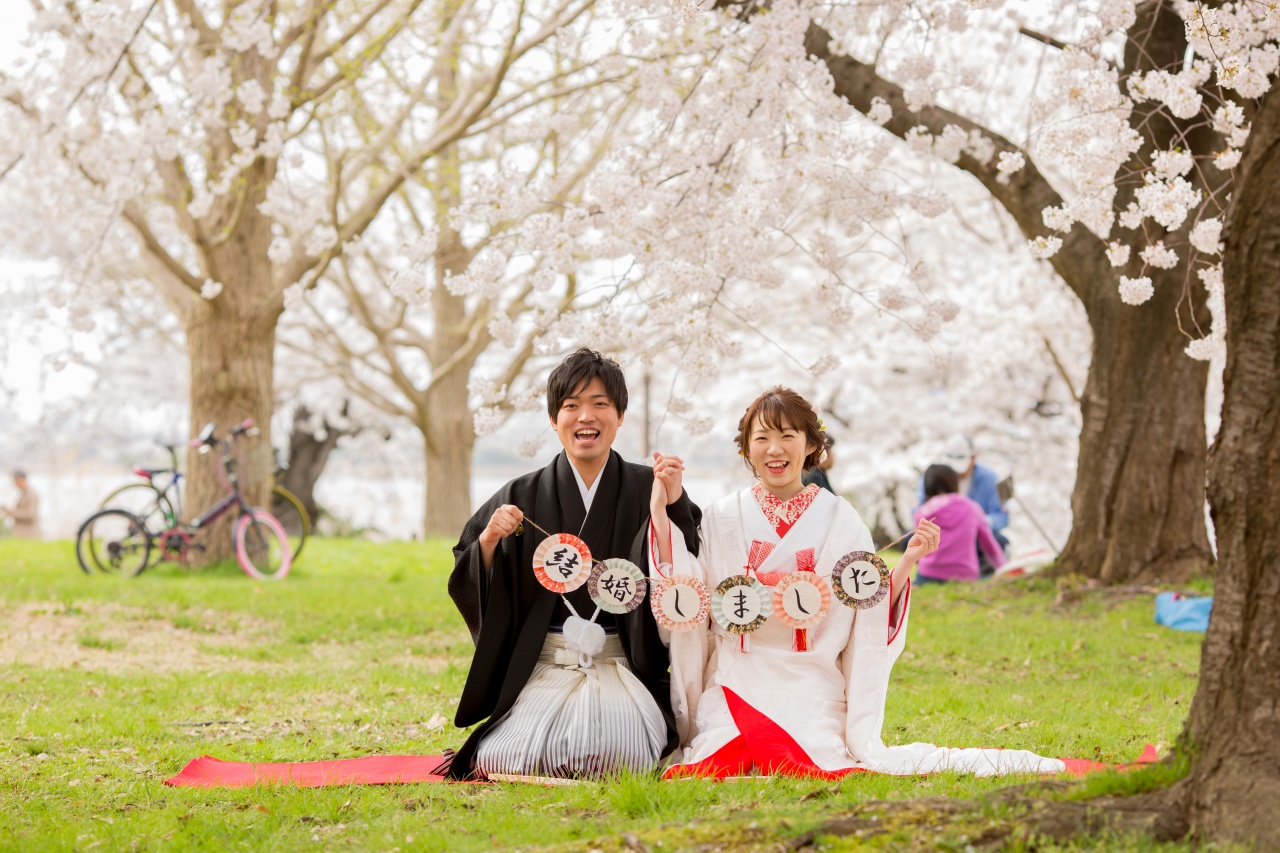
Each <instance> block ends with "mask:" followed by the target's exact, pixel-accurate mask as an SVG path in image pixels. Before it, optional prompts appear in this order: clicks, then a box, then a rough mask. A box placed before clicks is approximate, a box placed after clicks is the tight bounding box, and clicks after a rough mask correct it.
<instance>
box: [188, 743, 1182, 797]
mask: <svg viewBox="0 0 1280 853" xmlns="http://www.w3.org/2000/svg"><path fill="white" fill-rule="evenodd" d="M443 761H444V756H443V755H370V756H366V757H364V758H341V759H338V760H336V761H295V762H283V763H279V764H253V763H250V762H246V761H222V760H221V759H217V758H213V757H212V756H208V755H202V756H201V757H199V758H195V759H192V760H191V761H190V762H189V763H188V764H187V766H186V767H184V768H182V772H181V773H179V774H178V775H177V776H174V777H173V778H172V779H166V780H165V782H164V783H165V784H166V785H171V786H174V787H183V788H245V787H249V786H251V785H263V784H266V785H271V784H275V785H297V786H298V787H300V788H321V787H325V786H332V785H397V784H401V785H403V784H407V783H411V782H449V781H452V780H449V779H446V778H445V777H444V776H441V775H439V774H436V773H432V772H431V771H432V770H435V769H436V768H437V767H439V766H440V764H441V763H442V762H443ZM1062 761H1063V763H1065V764H1066V765H1067V771H1066V772H1067V773H1068V774H1070V775H1072V776H1084V775H1085V774H1086V773H1092V772H1094V771H1097V770H1114V769H1117V768H1120V769H1126V768H1132V767H1138V766H1140V765H1143V764H1151V763H1153V762H1156V761H1159V756H1158V755H1157V754H1156V748H1155V746H1153V745H1152V744H1147V746H1146V748H1145V749H1143V750H1142V754H1141V755H1139V756H1138V759H1137V760H1136V761H1134V762H1133V763H1132V764H1120V765H1116V764H1107V763H1105V762H1102V761H1091V760H1089V759H1087V758H1064V759H1062ZM530 781H534V780H530Z"/></svg>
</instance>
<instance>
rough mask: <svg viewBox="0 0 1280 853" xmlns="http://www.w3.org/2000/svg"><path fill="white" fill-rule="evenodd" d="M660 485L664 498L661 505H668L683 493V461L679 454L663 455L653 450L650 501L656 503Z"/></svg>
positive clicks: (678, 498)
mask: <svg viewBox="0 0 1280 853" xmlns="http://www.w3.org/2000/svg"><path fill="white" fill-rule="evenodd" d="M659 484H661V485H662V489H663V492H664V494H665V499H664V500H663V501H662V505H663V506H670V505H671V504H673V503H675V502H676V501H678V500H680V496H681V495H682V494H684V461H683V460H682V459H681V458H680V457H679V456H663V455H662V454H661V453H659V452H657V451H656V450H655V451H654V452H653V495H652V499H651V501H650V502H651V503H656V500H657V497H658V485H659Z"/></svg>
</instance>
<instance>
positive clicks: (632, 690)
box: [474, 634, 667, 778]
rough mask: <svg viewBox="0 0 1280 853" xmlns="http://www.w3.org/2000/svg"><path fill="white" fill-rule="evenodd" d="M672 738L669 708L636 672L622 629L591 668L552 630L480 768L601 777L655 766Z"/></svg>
mask: <svg viewBox="0 0 1280 853" xmlns="http://www.w3.org/2000/svg"><path fill="white" fill-rule="evenodd" d="M666 742H667V727H666V723H665V722H664V721H663V717H662V712H661V711H660V710H659V709H658V705H657V703H656V702H654V700H653V696H652V695H650V693H649V691H648V690H646V689H645V687H644V685H643V684H642V683H641V682H640V679H638V678H636V676H635V675H634V674H633V673H632V672H631V668H630V665H629V664H628V663H627V659H626V656H625V655H624V654H623V651H622V642H621V641H620V640H619V639H618V636H617V635H616V634H614V635H610V636H608V637H607V638H606V639H605V646H604V651H602V652H601V653H600V654H598V655H596V656H595V659H594V661H593V662H592V663H591V665H590V666H589V667H587V668H585V669H584V668H582V667H581V666H580V665H579V660H578V653H577V652H575V651H573V650H571V649H569V648H568V646H566V645H565V641H564V637H563V636H562V635H560V634H548V635H547V639H546V642H545V643H544V644H543V646H542V653H541V654H540V655H539V656H538V663H537V664H536V665H535V666H534V669H533V675H532V676H531V677H530V679H529V681H528V683H527V684H526V685H525V687H524V690H522V691H520V696H519V698H518V699H516V702H515V705H514V706H513V707H512V708H511V711H510V713H508V714H507V716H506V717H505V718H504V719H503V720H502V721H501V722H499V723H497V724H496V725H494V727H493V728H492V729H491V730H490V731H489V732H488V733H487V734H486V735H485V736H484V739H483V740H481V741H480V746H479V748H478V749H477V750H476V755H475V764H474V766H475V769H476V770H477V771H478V772H480V773H482V774H486V775H487V774H491V773H502V774H511V775H525V776H554V777H560V778H597V777H600V776H603V775H607V774H610V773H617V772H620V771H630V772H632V773H646V772H650V771H653V770H654V769H656V767H657V765H658V761H659V759H660V758H661V757H662V749H663V747H664V746H665V745H666Z"/></svg>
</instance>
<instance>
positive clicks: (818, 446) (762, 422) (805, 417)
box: [734, 385, 827, 474]
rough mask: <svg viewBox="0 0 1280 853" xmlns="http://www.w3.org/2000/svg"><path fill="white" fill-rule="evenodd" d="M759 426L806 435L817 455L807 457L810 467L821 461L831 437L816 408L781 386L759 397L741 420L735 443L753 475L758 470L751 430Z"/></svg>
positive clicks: (807, 441)
mask: <svg viewBox="0 0 1280 853" xmlns="http://www.w3.org/2000/svg"><path fill="white" fill-rule="evenodd" d="M757 425H758V426H763V427H765V428H766V429H776V430H781V429H782V428H783V426H784V425H785V426H787V427H789V428H791V429H793V430H795V431H797V432H803V433H804V437H805V444H806V445H812V446H813V452H812V453H810V454H809V455H808V456H806V457H805V458H804V467H806V468H812V467H813V466H814V465H817V464H818V458H819V457H820V456H822V452H823V451H824V450H826V449H827V437H826V434H825V433H824V432H823V431H822V424H821V422H820V421H819V420H818V413H817V412H815V411H814V410H813V406H811V405H809V401H808V400H806V399H805V398H804V397H801V396H800V395H799V394H797V393H796V392H795V391H792V390H791V389H790V388H784V387H782V386H781V385H777V386H775V387H773V388H770V389H769V390H768V391H765V392H764V393H763V394H761V395H760V396H759V397H756V398H755V400H754V401H752V403H751V405H750V406H747V410H746V411H745V412H743V414H742V420H740V421H738V435H737V437H736V438H734V441H735V442H736V443H737V445H738V455H740V456H741V457H742V459H743V461H744V462H746V463H747V467H748V468H750V469H751V473H753V474H754V473H755V468H752V467H751V454H750V452H749V451H748V448H749V447H750V445H751V431H752V430H753V429H755V427H756V426H757Z"/></svg>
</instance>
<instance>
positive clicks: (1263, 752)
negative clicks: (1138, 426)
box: [1181, 89, 1280, 850]
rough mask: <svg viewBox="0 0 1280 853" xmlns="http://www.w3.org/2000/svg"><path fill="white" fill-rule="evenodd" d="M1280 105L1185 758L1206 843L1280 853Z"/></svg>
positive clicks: (1238, 359)
mask: <svg viewBox="0 0 1280 853" xmlns="http://www.w3.org/2000/svg"><path fill="white" fill-rule="evenodd" d="M1277 187H1280V95H1277V93H1276V91H1275V90H1274V89H1273V90H1272V91H1271V93H1270V94H1269V95H1267V96H1266V99H1265V100H1264V102H1263V105H1262V107H1261V110H1260V111H1259V115H1258V117H1257V118H1256V119H1255V121H1254V123H1253V130H1252V132H1251V133H1250V135H1249V141H1248V144H1247V146H1246V149H1245V156H1244V159H1243V162H1242V164H1241V166H1240V168H1239V170H1238V171H1237V174H1236V182H1235V186H1234V189H1233V198H1232V201H1231V207H1230V209H1229V210H1228V212H1227V217H1226V222H1227V230H1226V251H1225V254H1224V264H1223V272H1224V279H1225V282H1226V308H1227V365H1226V374H1225V382H1224V395H1223V406H1222V426H1221V428H1220V430H1219V432H1218V439H1217V441H1216V443H1215V444H1214V447H1213V450H1212V452H1211V453H1210V459H1209V500H1210V505H1211V507H1212V510H1213V521H1214V526H1215V528H1216V532H1217V540H1218V560H1219V567H1220V568H1219V572H1218V579H1217V584H1216V588H1215V598H1214V603H1213V616H1212V618H1211V619H1210V622H1209V632H1208V634H1207V635H1206V637H1205V642H1204V649H1203V652H1202V655H1201V664H1200V683H1199V687H1198V688H1197V690H1196V695H1195V699H1194V701H1193V702H1192V705H1191V715H1190V718H1189V719H1188V721H1187V730H1186V732H1185V734H1184V739H1183V745H1182V746H1183V748H1184V749H1187V750H1189V752H1190V755H1191V757H1192V760H1193V766H1192V770H1191V773H1190V775H1189V776H1188V777H1187V778H1186V779H1184V780H1183V783H1182V786H1181V792H1182V794H1183V795H1184V797H1185V808H1186V816H1187V818H1188V820H1189V821H1190V824H1191V828H1192V830H1193V831H1194V832H1196V833H1197V834H1199V835H1200V836H1201V837H1205V838H1212V839H1214V840H1218V841H1234V842H1238V843H1243V844H1246V845H1248V844H1252V845H1256V847H1257V849H1260V850H1277V849H1280V821H1278V820H1277V819H1276V816H1275V814H1274V806H1275V804H1276V803H1280V570H1278V569H1277V566H1280V487H1277V483H1280V194H1278V193H1277V192H1276V188H1277Z"/></svg>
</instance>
